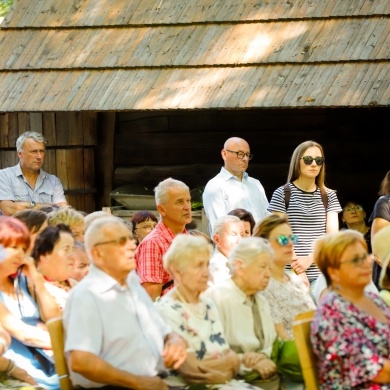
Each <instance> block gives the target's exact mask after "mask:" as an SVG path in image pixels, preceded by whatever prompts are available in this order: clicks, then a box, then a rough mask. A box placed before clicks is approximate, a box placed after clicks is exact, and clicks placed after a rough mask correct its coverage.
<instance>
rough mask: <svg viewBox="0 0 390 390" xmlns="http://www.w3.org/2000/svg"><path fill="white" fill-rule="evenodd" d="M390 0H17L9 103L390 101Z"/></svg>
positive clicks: (3, 70) (5, 99) (68, 107)
mask: <svg viewBox="0 0 390 390" xmlns="http://www.w3.org/2000/svg"><path fill="white" fill-rule="evenodd" d="M389 34H390V1H389V0H375V1H366V0H327V1H325V0H297V1H291V0H283V1H282V0H257V1H254V0H243V1H239V2H237V1H236V0H214V1H212V0H197V1H193V0H155V1H151V0H141V1H140V0H111V1H107V0H72V1H70V0H62V1H57V0H39V1H31V0H16V1H15V4H14V7H13V9H12V11H11V12H10V14H9V15H8V16H7V18H6V19H5V20H4V22H3V23H2V25H1V29H0V45H1V46H0V47H1V50H0V86H1V94H0V112H11V111H18V112H20V111H85V110H91V111H122V110H164V109H209V108H219V109H221V108H229V109H236V108H240V109H245V108H262V107H267V108H279V107H347V106H350V107H369V106H388V105H389V102H390V82H389V81H390V66H389V64H390V40H389V39H388V37H389Z"/></svg>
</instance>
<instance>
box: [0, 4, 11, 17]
mask: <svg viewBox="0 0 390 390" xmlns="http://www.w3.org/2000/svg"><path fill="white" fill-rule="evenodd" d="M13 2H14V0H0V17H2V16H5V15H6V14H7V12H8V11H9V9H10V7H11V5H12V4H13Z"/></svg>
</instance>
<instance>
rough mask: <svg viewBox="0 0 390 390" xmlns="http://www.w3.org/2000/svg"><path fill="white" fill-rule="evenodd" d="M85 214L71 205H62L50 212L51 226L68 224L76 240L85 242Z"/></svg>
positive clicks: (49, 222)
mask: <svg viewBox="0 0 390 390" xmlns="http://www.w3.org/2000/svg"><path fill="white" fill-rule="evenodd" d="M84 217H85V215H84V214H83V213H82V212H81V211H77V210H76V209H74V208H73V207H71V206H64V207H60V208H59V209H57V210H53V211H52V212H50V213H49V214H48V219H47V222H48V224H49V226H56V225H58V224H60V223H64V224H65V225H68V226H69V228H70V230H71V232H72V236H73V238H74V239H75V240H76V241H81V242H84V230H85V223H84Z"/></svg>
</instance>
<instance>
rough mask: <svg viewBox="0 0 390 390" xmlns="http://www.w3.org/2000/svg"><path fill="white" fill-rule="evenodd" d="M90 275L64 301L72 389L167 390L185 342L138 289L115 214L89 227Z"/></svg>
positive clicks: (131, 247)
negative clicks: (169, 370)
mask: <svg viewBox="0 0 390 390" xmlns="http://www.w3.org/2000/svg"><path fill="white" fill-rule="evenodd" d="M85 246H86V251H87V254H88V256H89V258H90V259H91V261H92V265H91V269H90V271H89V273H88V274H87V275H86V276H85V277H84V278H83V279H82V280H81V281H80V282H79V283H78V284H77V285H76V286H75V287H74V288H73V289H72V291H71V293H70V295H69V297H68V300H67V302H66V305H65V310H64V313H63V321H64V328H65V334H66V339H65V353H66V355H67V360H68V366H69V368H70V374H71V380H72V383H73V385H74V386H75V387H81V388H101V387H102V386H103V387H104V389H122V388H131V389H135V390H136V389H156V390H167V389H168V386H167V385H166V383H165V382H164V381H163V379H162V377H164V376H166V375H167V368H171V367H173V368H174V369H177V368H178V367H179V366H180V365H181V364H182V363H183V362H184V360H185V358H186V343H185V342H184V341H183V339H182V338H181V337H180V336H179V335H177V334H176V333H173V332H172V329H171V327H170V326H169V325H167V324H166V323H165V321H164V320H163V319H162V318H161V316H160V315H159V314H158V312H157V310H156V309H155V306H154V305H153V302H152V300H151V299H150V297H149V295H148V294H147V293H146V291H145V290H144V289H143V288H142V287H141V285H140V283H139V279H138V276H137V274H136V273H135V272H133V271H134V270H135V261H134V251H135V248H136V245H135V241H134V239H133V237H132V234H131V231H130V229H129V228H128V227H127V226H126V224H125V223H124V222H123V221H121V220H120V219H119V218H117V217H113V216H110V217H101V218H98V219H96V220H95V221H94V222H92V224H91V225H90V226H89V228H88V230H87V232H86V235H85Z"/></svg>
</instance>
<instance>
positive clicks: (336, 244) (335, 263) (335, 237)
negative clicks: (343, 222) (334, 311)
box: [313, 229, 368, 286]
mask: <svg viewBox="0 0 390 390" xmlns="http://www.w3.org/2000/svg"><path fill="white" fill-rule="evenodd" d="M354 243H360V244H362V245H363V247H364V248H365V249H366V251H368V247H367V242H366V240H365V239H364V236H363V234H361V233H360V232H358V231H356V230H353V229H345V230H340V231H339V232H336V233H328V234H325V235H324V236H323V237H321V238H319V239H318V240H317V241H316V242H315V243H314V253H313V258H314V263H315V264H317V266H318V268H319V269H320V271H321V272H322V273H323V274H324V276H325V279H326V283H327V285H328V286H330V285H331V282H332V280H331V278H330V276H329V272H328V268H335V269H339V268H340V265H341V263H340V259H341V257H342V256H343V253H344V251H345V250H346V249H347V248H348V247H349V246H350V245H352V244H354Z"/></svg>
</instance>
